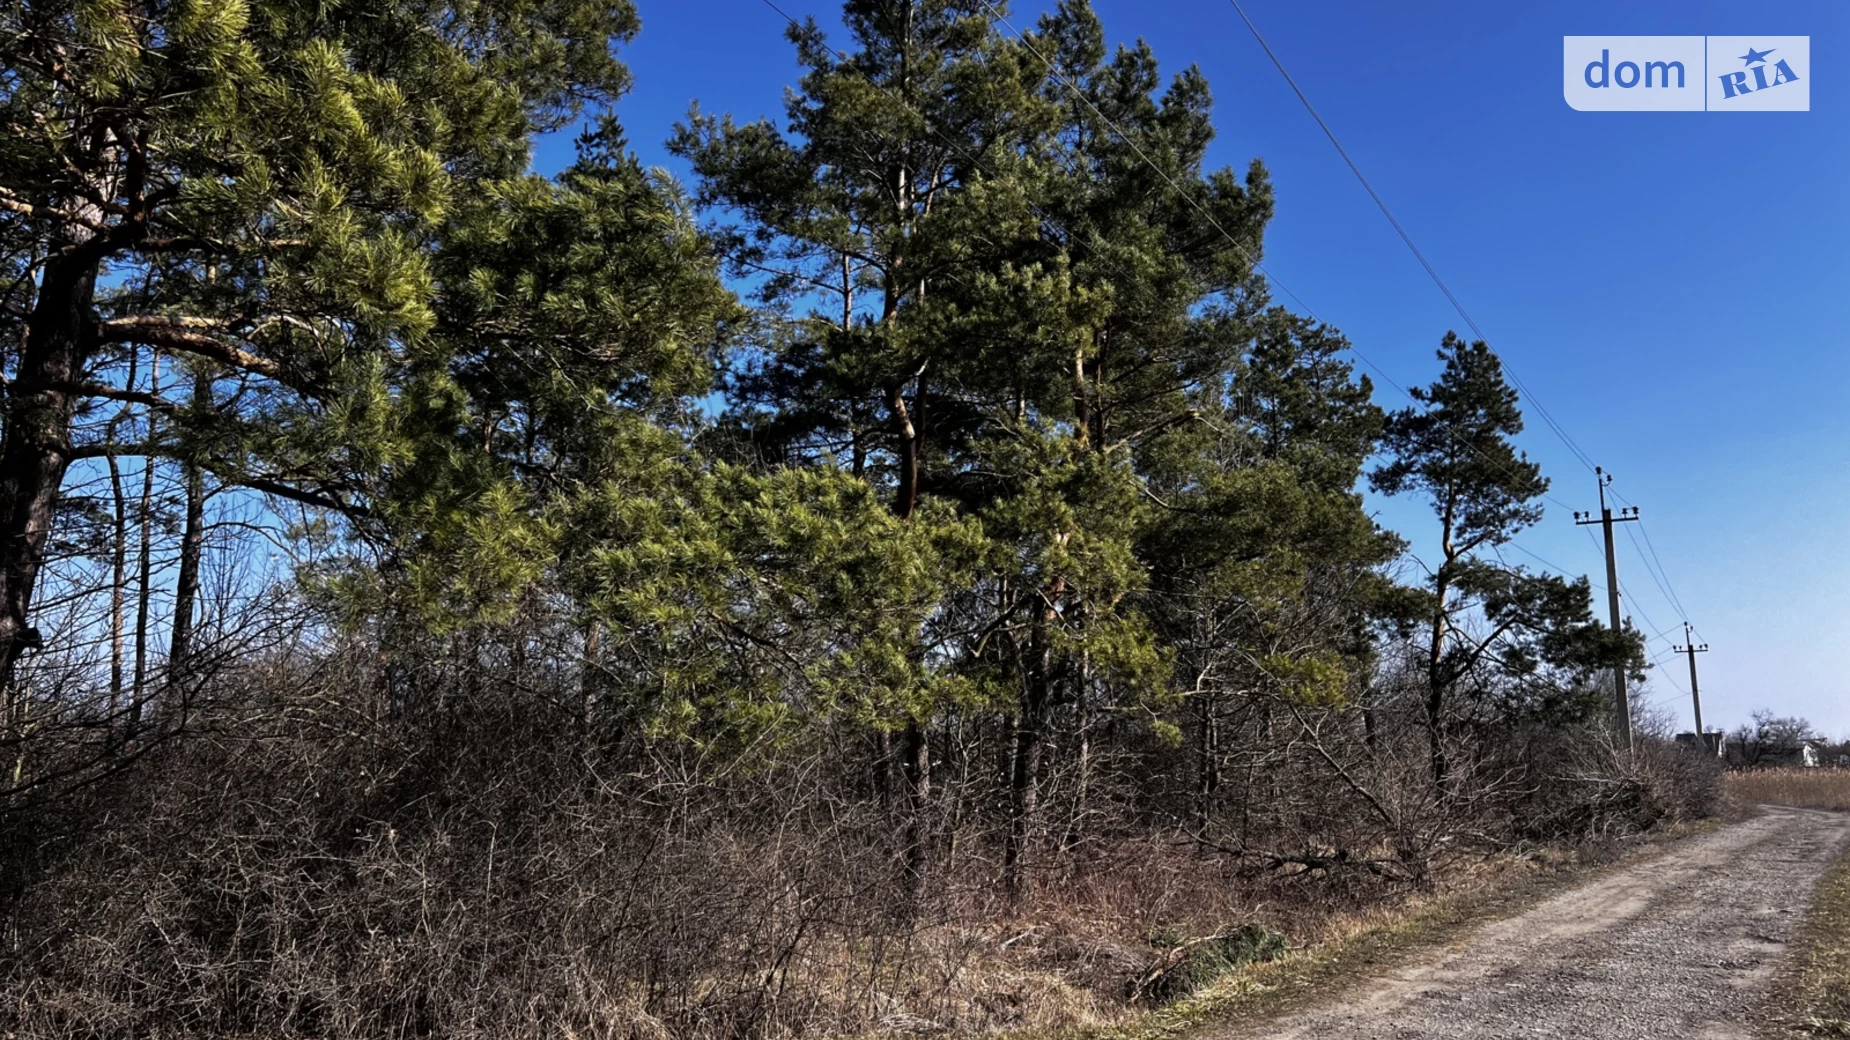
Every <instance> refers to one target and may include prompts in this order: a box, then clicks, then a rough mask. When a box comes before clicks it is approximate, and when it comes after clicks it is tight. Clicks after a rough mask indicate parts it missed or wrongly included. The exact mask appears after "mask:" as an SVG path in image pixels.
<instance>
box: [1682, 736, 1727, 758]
mask: <svg viewBox="0 0 1850 1040" xmlns="http://www.w3.org/2000/svg"><path fill="white" fill-rule="evenodd" d="M1676 740H1677V743H1679V744H1682V745H1683V746H1685V747H1692V748H1693V747H1695V746H1696V744H1697V741H1696V734H1694V733H1679V734H1677V737H1676ZM1722 740H1723V734H1722V731H1721V730H1714V731H1712V732H1709V733H1704V734H1703V735H1702V741H1701V742H1702V744H1704V745H1706V747H1707V750H1708V753H1709V754H1711V755H1714V756H1715V757H1716V758H1721V757H1723V756H1722Z"/></svg>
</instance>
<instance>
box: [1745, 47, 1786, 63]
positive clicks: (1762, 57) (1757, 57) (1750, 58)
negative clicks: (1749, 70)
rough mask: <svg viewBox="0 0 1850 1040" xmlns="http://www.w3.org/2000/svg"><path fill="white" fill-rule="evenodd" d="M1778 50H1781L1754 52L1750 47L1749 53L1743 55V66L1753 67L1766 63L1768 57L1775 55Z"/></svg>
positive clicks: (1770, 49) (1775, 48) (1768, 49)
mask: <svg viewBox="0 0 1850 1040" xmlns="http://www.w3.org/2000/svg"><path fill="white" fill-rule="evenodd" d="M1778 49H1779V48H1778V47H1768V48H1767V49H1766V50H1763V51H1757V50H1754V49H1753V48H1752V47H1749V48H1747V53H1746V54H1743V55H1741V61H1742V63H1743V64H1747V65H1753V64H1755V63H1757V62H1764V61H1766V56H1767V55H1769V54H1771V53H1773V52H1774V51H1776V50H1778Z"/></svg>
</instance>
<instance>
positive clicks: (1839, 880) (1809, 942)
mask: <svg viewBox="0 0 1850 1040" xmlns="http://www.w3.org/2000/svg"><path fill="white" fill-rule="evenodd" d="M1777 804H1791V803H1784V802H1781V803H1777ZM1805 807H1806V808H1823V807H1822V806H1805ZM1775 992H1776V993H1777V995H1778V999H1777V1000H1776V1001H1775V1005H1774V1006H1775V1007H1776V1008H1777V1010H1776V1012H1775V1014H1774V1021H1775V1023H1776V1026H1777V1027H1778V1028H1782V1029H1785V1030H1787V1031H1788V1032H1789V1033H1791V1034H1793V1035H1801V1036H1850V852H1846V853H1845V855H1843V856H1840V857H1839V858H1838V860H1837V863H1836V865H1835V866H1833V867H1832V868H1831V870H1830V872H1829V873H1827V874H1825V876H1824V878H1823V880H1821V881H1820V882H1819V883H1818V890H1817V893H1816V894H1815V895H1814V896H1813V899H1812V907H1811V912H1810V914H1809V915H1808V916H1807V917H1806V919H1805V926H1804V928H1803V929H1801V930H1800V932H1799V937H1798V939H1797V941H1796V942H1795V943H1794V945H1793V951H1792V958H1791V961H1790V963H1789V964H1788V966H1787V968H1786V971H1785V974H1784V975H1783V977H1782V978H1781V980H1780V983H1779V985H1778V986H1777V987H1776V988H1775Z"/></svg>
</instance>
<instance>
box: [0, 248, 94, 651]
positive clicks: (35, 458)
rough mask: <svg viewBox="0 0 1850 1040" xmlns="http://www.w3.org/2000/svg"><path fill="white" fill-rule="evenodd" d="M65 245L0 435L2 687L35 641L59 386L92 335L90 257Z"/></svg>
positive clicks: (29, 335) (64, 394)
mask: <svg viewBox="0 0 1850 1040" xmlns="http://www.w3.org/2000/svg"><path fill="white" fill-rule="evenodd" d="M72 246H73V249H74V251H73V252H72V253H71V254H70V255H66V256H62V257H58V258H56V259H53V260H50V261H48V262H47V263H46V265H45V268H44V273H43V275H42V276H41V279H40V283H39V292H38V299H37V300H36V301H35V303H34V305H33V308H32V313H31V315H30V316H29V317H28V318H27V322H26V342H25V346H24V349H23V351H22V352H21V355H20V359H19V371H18V374H17V377H16V378H15V379H14V382H13V386H12V392H11V393H10V394H9V395H8V396H7V398H6V406H5V408H6V436H5V439H4V442H3V443H0V687H6V688H11V687H12V685H13V679H14V674H15V671H16V669H17V668H18V665H19V657H20V654H21V653H23V652H24V651H26V650H28V649H36V648H37V647H38V646H39V645H40V644H41V642H42V640H41V639H40V636H39V633H38V630H37V629H35V628H33V627H32V626H31V625H30V624H29V623H28V620H27V619H28V617H29V616H30V613H31V609H32V592H33V588H34V587H35V586H36V585H37V583H38V576H39V568H40V566H41V565H43V563H44V560H45V543H46V540H47V539H48V538H49V537H50V536H51V524H52V516H53V513H54V511H55V510H56V508H57V504H58V492H59V489H60V488H61V487H62V486H63V483H64V474H65V470H66V469H68V468H69V467H70V463H71V412H72V407H73V401H72V398H71V394H70V392H69V391H68V390H67V389H63V388H66V387H69V386H71V385H73V384H74V383H75V382H77V381H78V377H79V376H80V375H81V374H82V372H83V366H84V363H85V361H87V360H88V358H89V355H90V351H91V349H92V347H93V346H94V344H95V340H96V318H95V315H94V313H93V311H92V305H93V302H94V300H95V296H96V263H95V259H94V258H93V256H92V255H91V250H88V249H84V248H76V247H77V246H78V243H73V244H72Z"/></svg>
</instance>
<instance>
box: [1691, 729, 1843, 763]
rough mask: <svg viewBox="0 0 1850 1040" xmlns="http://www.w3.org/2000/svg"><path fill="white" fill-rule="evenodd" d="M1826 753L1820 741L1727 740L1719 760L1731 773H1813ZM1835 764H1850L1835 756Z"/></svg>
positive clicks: (1823, 744)
mask: <svg viewBox="0 0 1850 1040" xmlns="http://www.w3.org/2000/svg"><path fill="white" fill-rule="evenodd" d="M1685 735H1686V734H1679V735H1678V737H1677V739H1678V740H1682V739H1683V736H1685ZM1714 735H1715V736H1720V734H1714ZM1693 739H1694V738H1693V737H1692V741H1693ZM1826 750H1827V749H1826V747H1825V743H1824V741H1821V740H1800V741H1796V742H1794V743H1791V744H1785V743H1774V742H1772V741H1766V740H1754V739H1752V738H1749V739H1747V740H1742V739H1741V738H1740V737H1728V738H1726V739H1725V741H1724V742H1723V744H1722V750H1721V757H1722V758H1723V759H1725V760H1726V761H1727V763H1728V766H1729V768H1732V769H1782V768H1783V769H1790V768H1795V767H1796V768H1799V769H1816V768H1818V767H1819V766H1820V765H1823V764H1824V755H1825V751H1826ZM1837 760H1838V761H1839V762H1840V763H1846V764H1850V756H1845V755H1839V756H1837Z"/></svg>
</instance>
